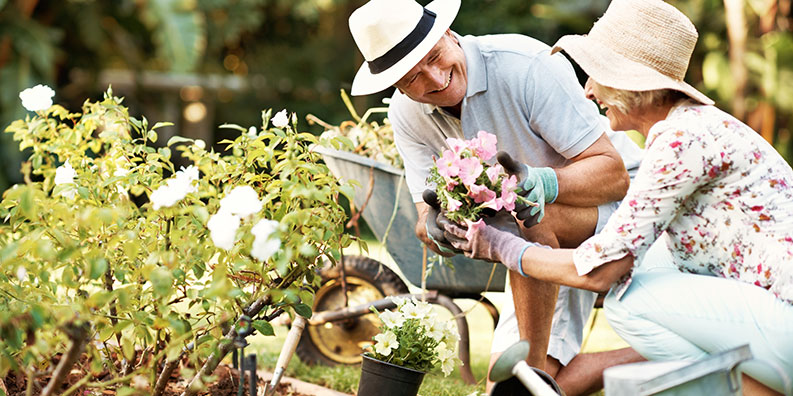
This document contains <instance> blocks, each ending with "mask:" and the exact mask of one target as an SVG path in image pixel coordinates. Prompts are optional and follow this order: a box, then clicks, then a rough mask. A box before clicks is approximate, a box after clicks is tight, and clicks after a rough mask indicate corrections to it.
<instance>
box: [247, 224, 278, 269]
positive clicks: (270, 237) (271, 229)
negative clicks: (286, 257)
mask: <svg viewBox="0 0 793 396" xmlns="http://www.w3.org/2000/svg"><path fill="white" fill-rule="evenodd" d="M277 230H278V222H277V221H274V220H267V219H261V220H259V222H258V223H256V225H255V226H253V228H251V234H253V236H254V237H255V238H254V239H253V245H252V246H251V256H253V257H254V258H255V259H257V260H259V261H267V260H268V259H270V257H272V256H273V255H274V254H275V253H276V252H277V251H278V249H280V248H281V239H280V238H278V237H277V236H274V235H275V232H276V231H277Z"/></svg>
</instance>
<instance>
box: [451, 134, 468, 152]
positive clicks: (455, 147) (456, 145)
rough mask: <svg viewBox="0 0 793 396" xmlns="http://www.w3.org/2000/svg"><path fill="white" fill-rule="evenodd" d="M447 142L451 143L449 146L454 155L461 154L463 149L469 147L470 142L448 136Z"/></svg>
mask: <svg viewBox="0 0 793 396" xmlns="http://www.w3.org/2000/svg"><path fill="white" fill-rule="evenodd" d="M446 144H447V145H449V148H450V149H451V150H452V153H454V155H456V156H459V155H460V153H461V152H463V150H465V149H467V148H468V143H466V142H465V140H462V139H457V138H448V139H446Z"/></svg>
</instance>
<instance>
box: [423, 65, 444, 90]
mask: <svg viewBox="0 0 793 396" xmlns="http://www.w3.org/2000/svg"><path fill="white" fill-rule="evenodd" d="M425 73H426V75H427V76H428V77H429V79H430V81H431V83H432V87H433V88H434V89H436V90H437V89H441V88H443V86H444V85H446V72H445V71H444V70H443V69H441V68H440V67H431V68H429V70H427V71H426V72H425Z"/></svg>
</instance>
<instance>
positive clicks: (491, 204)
mask: <svg viewBox="0 0 793 396" xmlns="http://www.w3.org/2000/svg"><path fill="white" fill-rule="evenodd" d="M482 207H483V208H490V209H493V210H495V211H499V210H501V208H503V207H504V202H503V201H502V199H501V198H499V197H495V196H494V197H493V199H491V200H489V201H487V202H485V203H483V204H482Z"/></svg>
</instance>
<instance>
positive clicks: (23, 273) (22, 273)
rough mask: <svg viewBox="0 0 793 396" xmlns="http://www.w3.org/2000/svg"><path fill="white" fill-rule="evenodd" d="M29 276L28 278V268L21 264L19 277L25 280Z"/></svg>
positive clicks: (21, 280)
mask: <svg viewBox="0 0 793 396" xmlns="http://www.w3.org/2000/svg"><path fill="white" fill-rule="evenodd" d="M27 278H28V270H26V269H25V267H23V266H21V265H20V266H19V267H17V279H19V281H20V282H24V281H25V279H27Z"/></svg>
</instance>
